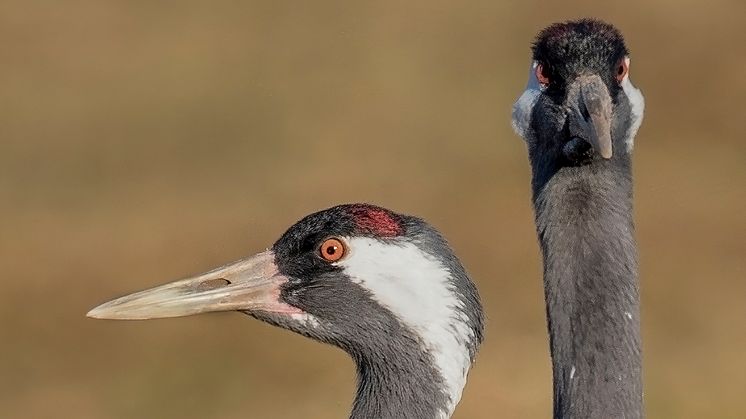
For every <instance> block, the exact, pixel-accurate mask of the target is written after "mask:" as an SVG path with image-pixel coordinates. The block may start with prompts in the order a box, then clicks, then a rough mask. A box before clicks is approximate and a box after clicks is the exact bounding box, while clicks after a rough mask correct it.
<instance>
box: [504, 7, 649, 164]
mask: <svg viewBox="0 0 746 419" xmlns="http://www.w3.org/2000/svg"><path fill="white" fill-rule="evenodd" d="M629 67H630V60H629V56H628V51H627V47H626V45H625V44H624V39H623V38H622V35H621V33H620V32H619V31H618V30H617V29H616V28H615V27H613V26H612V25H609V24H607V23H604V22H600V21H597V20H591V19H583V20H577V21H570V22H564V23H557V24H554V25H552V26H549V27H548V28H546V29H544V30H543V31H541V32H540V33H539V35H538V37H537V39H536V41H535V43H534V46H533V60H532V63H531V66H530V69H529V81H528V85H527V86H526V90H525V91H524V92H523V94H522V95H521V96H520V98H519V99H518V100H517V101H516V103H515V105H513V128H514V129H515V131H516V132H517V133H518V134H519V135H520V136H522V137H523V138H524V139H525V140H526V142H527V143H528V147H529V154H530V156H531V159H532V161H534V162H535V163H537V162H540V161H544V159H551V161H552V164H554V165H557V164H559V165H560V166H578V165H585V164H590V163H593V162H594V161H596V162H602V161H606V160H610V159H614V158H615V157H618V158H623V157H626V156H628V155H629V153H630V152H631V150H632V145H633V140H634V136H635V133H636V132H637V129H638V128H639V126H640V123H641V122H642V114H643V109H644V100H643V97H642V94H641V93H640V91H639V90H638V89H637V88H635V87H634V86H633V85H632V82H631V81H630V79H629ZM546 163H549V161H544V164H546Z"/></svg>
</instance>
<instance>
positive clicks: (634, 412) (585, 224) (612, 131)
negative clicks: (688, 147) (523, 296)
mask: <svg viewBox="0 0 746 419" xmlns="http://www.w3.org/2000/svg"><path fill="white" fill-rule="evenodd" d="M626 56H627V49H626V46H625V45H624V41H623V39H622V37H621V34H619V32H618V31H617V30H616V29H615V28H614V27H612V26H611V25H608V24H605V23H602V22H599V21H594V20H580V21H574V22H566V23H562V24H556V25H553V26H551V27H549V28H547V29H545V30H544V31H542V33H541V34H539V37H538V39H537V41H536V44H535V45H534V60H535V62H536V63H537V64H536V66H542V67H538V69H537V71H541V70H543V71H544V72H545V73H543V74H540V75H539V76H542V79H544V78H546V80H544V81H545V84H544V85H543V86H542V87H541V90H540V93H539V91H538V90H537V91H536V93H531V95H525V96H522V98H521V100H523V101H524V102H523V103H520V102H521V100H519V102H517V104H516V112H517V113H518V114H519V115H518V116H521V117H523V119H521V118H516V117H514V125H517V127H516V130H517V131H518V132H519V133H521V134H523V136H524V138H525V139H526V141H527V146H528V151H529V160H530V163H531V168H532V195H533V203H534V208H535V217H536V218H535V221H536V228H537V234H538V237H539V241H540V245H541V251H542V255H543V261H544V289H545V298H546V310H547V319H548V328H549V337H550V348H551V355H552V365H553V382H554V417H555V418H627V419H630V418H641V417H642V416H643V410H642V408H643V403H642V365H641V351H640V297H639V289H638V266H637V251H636V245H635V238H634V224H633V220H632V173H631V142H632V138H631V136H633V135H634V133H635V131H636V129H637V126H638V125H639V122H640V121H639V118H640V117H641V115H635V112H633V109H632V107H633V106H632V105H633V103H635V104H636V105H637V106H641V103H638V102H633V101H635V100H636V101H641V95H639V98H638V97H631V96H630V95H628V94H627V92H626V90H625V86H623V83H628V79H626V78H624V77H626V74H625V73H623V72H622V70H625V71H626V65H627V64H626V61H624V60H626V59H627V58H626ZM543 76H545V77H543ZM587 80H591V81H592V83H597V84H596V85H593V84H592V83H591V82H588V81H587ZM589 86H590V87H589ZM629 86H631V84H629ZM579 88H580V89H587V88H591V89H592V90H593V94H595V95H599V96H598V97H601V98H602V99H604V100H608V102H603V101H601V102H599V103H600V104H598V105H595V106H596V108H592V109H591V108H590V107H591V106H592V105H588V99H587V98H585V99H584V98H583V97H579V96H578V94H577V92H578V89H579ZM632 88H633V87H632ZM635 90H636V89H635ZM638 94H639V93H638ZM529 101H530V102H529ZM604 103H606V105H604ZM527 104H528V105H527ZM586 105H588V108H589V109H590V111H589V110H588V109H586ZM604 106H605V107H607V108H608V109H604ZM526 109H528V110H529V112H530V117H528V118H526V117H525V113H522V112H525V110H526ZM594 111H595V112H597V114H596V115H594V114H593V112H594ZM598 115H601V116H598ZM599 118H608V119H607V120H608V123H605V122H603V121H601V123H599V120H598V119H599ZM525 120H527V121H529V122H528V126H526V125H525V123H524V125H521V124H522V121H525ZM594 124H595V125H594ZM606 125H607V126H608V130H609V131H607V132H606V134H605V135H607V136H608V135H610V137H608V139H607V140H606V139H603V138H600V139H599V137H600V136H601V134H603V133H599V132H595V131H594V130H593V127H594V126H595V127H604V126H606ZM577 126H586V127H591V128H589V129H585V130H578V129H576V128H574V127H577ZM601 148H604V152H602V150H601ZM611 150H613V154H609V155H608V157H607V156H604V155H603V154H605V152H606V151H608V152H609V153H611Z"/></svg>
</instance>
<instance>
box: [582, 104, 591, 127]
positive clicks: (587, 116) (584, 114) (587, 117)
mask: <svg viewBox="0 0 746 419" xmlns="http://www.w3.org/2000/svg"><path fill="white" fill-rule="evenodd" d="M580 116H582V117H583V121H585V122H590V120H591V113H590V112H588V107H587V106H586V105H585V102H583V101H581V102H580Z"/></svg>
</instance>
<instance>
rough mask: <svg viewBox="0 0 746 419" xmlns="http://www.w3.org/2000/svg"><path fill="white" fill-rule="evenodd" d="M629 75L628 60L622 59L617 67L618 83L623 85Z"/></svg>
mask: <svg viewBox="0 0 746 419" xmlns="http://www.w3.org/2000/svg"><path fill="white" fill-rule="evenodd" d="M627 73H629V64H627V59H626V58H622V59H621V60H619V64H617V66H616V81H618V82H619V83H621V82H622V80H624V78H625V77H627Z"/></svg>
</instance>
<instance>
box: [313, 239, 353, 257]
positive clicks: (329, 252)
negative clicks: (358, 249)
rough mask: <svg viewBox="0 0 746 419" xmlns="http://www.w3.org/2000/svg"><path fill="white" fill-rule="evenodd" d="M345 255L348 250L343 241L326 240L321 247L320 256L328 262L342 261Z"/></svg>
mask: <svg viewBox="0 0 746 419" xmlns="http://www.w3.org/2000/svg"><path fill="white" fill-rule="evenodd" d="M345 253H347V249H346V248H345V245H344V243H342V240H340V239H336V238H334V237H332V238H329V239H326V240H324V242H323V243H321V247H319V254H320V255H321V257H322V258H323V259H324V260H325V261H327V262H336V261H338V260H340V259H342V257H343V256H344V255H345Z"/></svg>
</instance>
